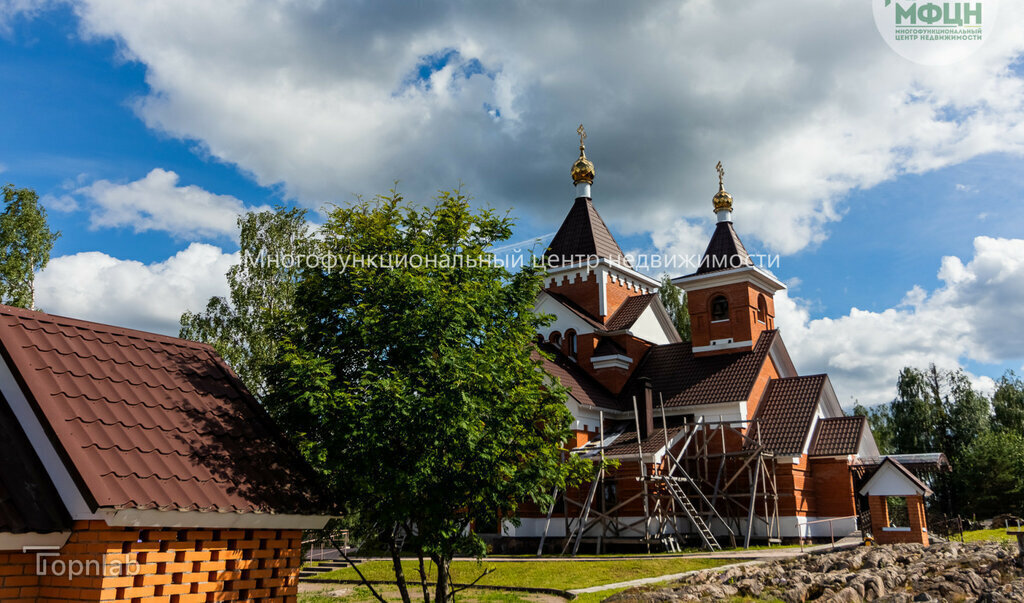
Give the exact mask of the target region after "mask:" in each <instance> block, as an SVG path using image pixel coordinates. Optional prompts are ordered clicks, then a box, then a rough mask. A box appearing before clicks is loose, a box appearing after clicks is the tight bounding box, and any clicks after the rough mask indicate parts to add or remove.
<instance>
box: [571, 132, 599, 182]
mask: <svg viewBox="0 0 1024 603" xmlns="http://www.w3.org/2000/svg"><path fill="white" fill-rule="evenodd" d="M576 133H577V134H579V135H580V157H579V159H577V160H576V163H574V164H572V170H571V171H570V173H571V174H572V183H573V184H580V183H581V182H582V183H584V184H593V183H594V164H593V162H591V161H590V160H589V159H587V153H586V147H585V146H584V144H583V141H584V140H586V139H587V131H586V130H584V129H583V124H580V127H578V128H576Z"/></svg>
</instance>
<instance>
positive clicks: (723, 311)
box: [711, 295, 729, 321]
mask: <svg viewBox="0 0 1024 603" xmlns="http://www.w3.org/2000/svg"><path fill="white" fill-rule="evenodd" d="M711 320H713V321H714V320H729V300H727V299H725V296H724V295H716V296H715V297H713V298H712V299H711Z"/></svg>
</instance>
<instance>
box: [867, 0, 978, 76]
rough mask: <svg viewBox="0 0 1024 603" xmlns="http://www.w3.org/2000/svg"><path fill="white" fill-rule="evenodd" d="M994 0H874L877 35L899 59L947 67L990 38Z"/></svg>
mask: <svg viewBox="0 0 1024 603" xmlns="http://www.w3.org/2000/svg"><path fill="white" fill-rule="evenodd" d="M997 6H998V0H971V1H967V2H935V1H934V0H931V1H921V0H874V1H873V2H872V9H873V12H874V16H875V26H876V27H877V28H878V33H880V34H881V35H882V38H883V39H884V40H885V41H886V43H887V44H889V46H890V47H891V48H892V49H893V50H895V51H896V52H897V53H899V54H900V55H902V56H903V57H905V58H907V59H910V60H911V61H914V62H917V63H922V64H925V65H948V64H951V63H955V62H958V61H961V60H963V59H965V58H966V57H968V56H969V55H971V54H972V53H973V52H974V51H976V50H977V49H978V48H979V47H980V46H981V44H982V43H984V41H985V40H986V39H987V37H988V36H989V34H990V31H989V30H990V25H991V22H992V20H993V18H994V15H995V11H996V9H997Z"/></svg>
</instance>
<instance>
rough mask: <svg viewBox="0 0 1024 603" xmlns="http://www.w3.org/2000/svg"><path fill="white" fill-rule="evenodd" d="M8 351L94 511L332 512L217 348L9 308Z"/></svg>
mask: <svg viewBox="0 0 1024 603" xmlns="http://www.w3.org/2000/svg"><path fill="white" fill-rule="evenodd" d="M0 351H2V353H3V357H4V360H5V361H6V362H7V363H8V366H10V368H11V371H12V372H13V373H14V374H15V377H16V378H17V380H18V381H19V385H20V386H21V389H22V391H23V392H24V393H25V397H26V398H27V399H28V400H29V403H30V404H31V405H33V406H34V410H35V412H36V414H37V416H39V417H40V422H41V423H42V424H43V427H44V429H45V430H46V431H47V433H48V435H49V437H50V440H51V441H52V442H53V444H54V446H55V448H56V449H57V451H58V453H59V454H61V456H62V458H63V459H64V462H65V464H66V465H68V469H69V471H70V472H71V474H72V475H73V476H76V479H77V480H78V483H79V484H81V489H82V494H83V496H84V497H85V499H86V501H87V502H89V503H90V505H91V506H93V507H94V508H95V507H113V508H121V509H131V508H134V509H160V510H172V509H173V510H204V511H234V512H273V513H289V514H304V515H325V514H327V513H328V511H329V508H328V505H326V504H325V503H324V500H323V497H322V495H321V494H320V490H319V487H318V484H317V480H316V477H315V476H314V474H313V472H312V469H311V468H309V466H308V465H307V464H306V463H305V462H304V460H303V459H302V458H301V457H300V455H299V454H298V452H297V451H296V450H295V449H294V448H293V447H292V446H291V445H290V443H288V442H287V440H286V439H285V438H284V436H283V435H282V434H281V433H280V432H279V431H278V429H277V427H276V426H275V425H274V424H273V422H272V421H271V420H270V417H269V416H268V415H267V414H266V413H265V412H264V410H263V409H262V408H261V407H260V406H259V405H258V404H257V402H256V401H255V400H254V399H253V397H252V396H251V395H250V394H249V393H248V391H247V390H246V389H245V387H244V386H243V385H242V383H241V382H240V381H239V380H238V378H237V377H236V376H235V374H234V373H233V372H232V371H231V370H230V369H229V368H228V367H227V365H226V364H225V363H224V361H223V360H221V358H220V357H219V356H218V355H217V354H216V352H215V351H214V350H213V348H212V347H210V346H208V345H205V344H199V343H194V342H191V341H185V340H181V339H176V338H172V337H166V336H163V335H156V334H153V333H145V332H142V331H133V330H129V329H123V328H119V327H112V326H107V325H101V324H96V323H90V322H84V321H81V320H75V319H70V318H64V317H59V316H52V315H48V314H44V313H41V312H31V311H28V310H22V309H19V308H11V307H8V306H0Z"/></svg>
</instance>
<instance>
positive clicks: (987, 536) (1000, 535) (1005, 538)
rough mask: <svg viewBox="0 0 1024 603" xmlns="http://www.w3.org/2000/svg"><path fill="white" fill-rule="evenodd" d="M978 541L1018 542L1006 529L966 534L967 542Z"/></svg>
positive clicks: (975, 531)
mask: <svg viewBox="0 0 1024 603" xmlns="http://www.w3.org/2000/svg"><path fill="white" fill-rule="evenodd" d="M1014 529H1016V528H1014ZM978 540H995V541H996V542H1011V541H1012V542H1017V537H1016V536H1013V535H1011V534H1007V533H1006V528H998V529H995V530H974V531H971V532H964V541H965V542H975V541H978Z"/></svg>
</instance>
